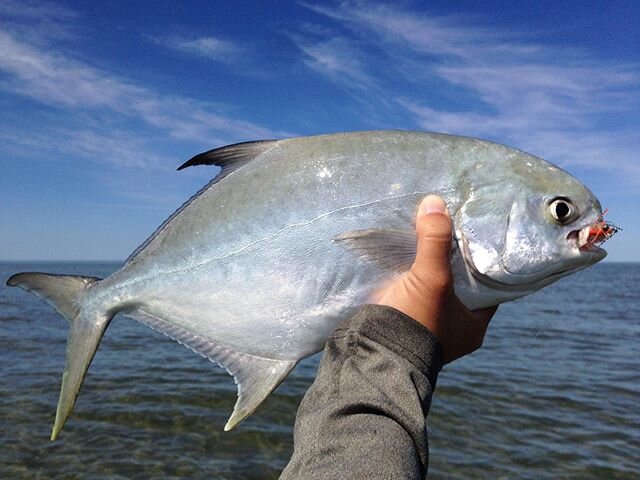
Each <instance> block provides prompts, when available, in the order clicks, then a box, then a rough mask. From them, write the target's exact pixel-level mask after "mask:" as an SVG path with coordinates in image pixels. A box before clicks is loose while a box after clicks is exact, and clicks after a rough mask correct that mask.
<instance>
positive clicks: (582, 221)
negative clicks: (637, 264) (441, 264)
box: [7, 131, 605, 439]
mask: <svg viewBox="0 0 640 480" xmlns="http://www.w3.org/2000/svg"><path fill="white" fill-rule="evenodd" d="M195 165H216V166H219V167H221V171H220V173H219V174H218V175H217V176H216V177H215V178H214V179H213V180H212V181H211V182H209V183H208V184H207V185H206V186H205V187H204V188H202V189H201V190H200V191H199V192H198V193H197V194H196V195H194V196H193V197H192V198H191V199H189V201H187V202H186V203H185V204H184V205H183V206H182V207H180V208H179V209H178V210H177V211H176V212H175V213H174V214H173V215H172V216H171V217H169V218H168V219H167V220H166V221H165V222H163V224H162V225H161V226H160V227H159V228H158V229H157V230H156V232H154V233H153V234H152V235H151V236H150V237H149V238H148V239H147V240H146V241H145V242H144V243H143V244H141V245H140V247H138V248H137V249H136V250H135V251H134V252H133V254H132V255H131V256H130V257H129V258H128V259H127V261H126V263H125V264H124V265H123V267H122V268H121V269H120V270H118V271H117V272H115V273H114V274H112V275H111V276H109V277H107V278H105V279H103V280H100V279H95V278H88V277H75V276H59V275H49V274H45V273H34V272H26V273H20V274H17V275H14V276H13V277H11V278H10V279H9V281H8V282H7V283H8V285H11V286H19V287H22V288H23V289H25V290H28V291H30V292H32V293H34V294H36V295H37V296H40V297H41V298H44V299H45V300H46V301H47V302H49V303H50V304H51V305H52V306H54V308H56V309H57V310H58V312H60V313H61V314H62V315H63V316H65V317H66V318H67V319H68V320H69V321H70V322H71V328H70V333H69V337H68V343H67V357H66V365H65V371H64V374H63V380H62V387H61V393H60V400H59V402H58V410H57V413H56V421H55V424H54V429H53V433H52V439H55V438H56V437H57V435H58V434H59V432H60V430H61V429H62V426H63V425H64V423H65V421H66V419H67V418H68V416H69V415H70V413H71V411H72V408H73V405H74V402H75V400H76V397H77V394H78V392H79V390H80V386H81V384H82V381H83V379H84V376H85V374H86V371H87V369H88V368H89V364H90V363H91V359H92V358H93V355H94V354H95V351H96V349H97V348H98V345H99V343H100V339H101V337H102V335H103V333H104V331H105V329H106V328H107V327H108V325H109V322H110V321H111V319H112V318H113V316H115V315H116V314H118V313H123V314H125V315H128V316H130V317H132V318H134V319H135V320H138V321H140V322H141V323H143V324H145V325H147V326H149V327H151V328H153V329H155V330H157V331H159V332H161V333H163V334H165V335H167V336H169V337H171V338H173V339H174V340H176V341H178V342H180V343H182V344H183V345H185V346H187V347H188V348H190V349H192V350H193V351H195V352H196V353H198V354H200V355H202V356H204V357H206V358H208V359H210V360H211V361H213V362H216V363H218V364H219V365H221V366H222V367H224V368H225V369H226V370H227V371H228V372H229V373H230V374H231V375H233V377H234V379H235V381H236V383H237V384H238V400H237V402H236V405H235V408H234V411H233V413H232V415H231V417H230V419H229V421H228V422H227V425H226V426H225V429H226V430H228V429H230V428H233V427H234V426H235V425H237V424H238V423H239V422H241V421H242V420H243V419H244V418H246V417H247V416H248V415H250V414H251V413H252V412H253V411H254V410H255V409H256V408H257V407H258V405H259V404H260V403H261V402H262V401H263V400H264V399H265V398H266V397H267V396H268V395H269V393H270V392H271V391H273V389H275V388H276V387H277V385H278V384H279V383H280V382H281V381H283V380H284V378H285V377H286V376H287V374H288V373H289V372H290V371H291V369H292V368H293V367H294V366H295V365H296V363H297V362H298V361H299V360H300V359H302V358H304V357H306V356H309V355H311V354H313V353H315V352H317V351H319V350H321V349H322V347H323V345H324V343H325V342H326V339H327V338H328V337H329V335H330V334H331V332H332V331H333V330H334V329H335V327H336V326H337V324H338V323H339V322H340V321H341V320H342V319H344V318H346V317H347V316H349V315H351V314H352V313H353V311H354V309H355V308H356V307H357V306H358V305H360V304H362V303H364V302H367V301H370V300H371V295H372V294H373V293H374V292H375V291H376V290H378V289H379V288H380V286H381V285H382V284H384V283H385V282H387V281H388V280H389V279H391V278H394V277H395V276H397V275H399V274H401V273H402V272H404V271H406V270H407V269H408V268H409V267H410V265H411V263H412V261H413V259H414V257H415V252H416V239H415V232H414V218H415V213H416V208H417V205H418V204H419V202H420V200H421V199H422V198H423V197H424V196H426V195H427V194H429V193H437V194H439V195H441V196H442V197H443V198H444V200H445V201H446V203H447V206H448V208H449V212H450V214H451V216H452V219H453V222H454V231H455V232H454V237H455V242H454V248H453V253H452V268H453V271H454V278H455V291H456V294H457V295H458V296H459V297H460V299H461V300H462V301H463V303H465V305H467V306H468V307H469V308H472V309H475V308H480V307H485V306H491V305H496V304H499V303H502V302H505V301H509V300H513V299H515V298H518V297H521V296H523V295H526V294H529V293H531V292H533V291H535V290H537V289H539V288H542V287H543V286H545V285H548V284H550V283H552V282H554V281H555V280H557V279H558V278H561V277H562V276H565V275H568V274H569V273H572V272H574V271H577V270H579V269H582V268H585V267H586V266H588V265H590V264H593V263H595V262H596V261H598V260H600V259H602V258H603V257H604V255H605V253H604V251H603V250H602V249H599V248H598V247H597V246H595V245H590V246H589V247H588V248H578V247H577V246H576V244H575V243H576V242H575V240H573V238H574V237H576V236H577V234H576V232H578V231H580V229H583V228H585V226H587V225H593V224H594V223H595V222H596V221H597V219H598V218H601V215H602V210H601V207H600V204H599V202H598V201H597V199H595V197H594V196H593V194H592V193H591V192H590V191H589V190H588V189H587V188H586V187H584V186H583V185H582V184H581V183H580V182H579V181H578V180H576V179H575V178H573V177H571V176H570V175H569V174H568V173H566V172H564V171H562V170H561V169H559V168H557V167H554V166H552V165H551V164H549V163H548V162H546V161H544V160H541V159H539V158H537V157H534V156H531V155H529V154H526V153H524V152H521V151H518V150H515V149H512V148H509V147H505V146H502V145H498V144H495V143H491V142H487V141H483V140H478V139H473V138H468V137H458V136H452V135H443V134H434V133H424V132H404V131H373V132H352V133H340V134H331V135H321V136H315V137H301V138H293V139H285V140H272V141H256V142H248V143H244V144H236V145H231V146H228V147H222V148H218V149H214V150H211V151H208V152H204V153H202V154H200V155H197V156H195V157H194V158H193V159H191V160H189V161H188V162H186V163H185V164H183V165H182V166H181V167H180V168H179V169H182V168H187V167H191V166H195ZM559 199H560V200H559ZM551 202H556V203H555V204H553V205H557V203H558V202H571V203H570V204H567V206H566V208H565V206H563V208H560V209H557V210H556V212H561V213H564V212H565V210H566V211H571V212H572V214H573V213H575V212H579V214H576V215H575V218H573V217H572V218H568V217H567V218H566V219H557V218H556V219H554V218H553V217H552V215H553V214H554V213H553V211H550V208H549V205H550V204H551ZM569 207H571V209H570V208H569ZM556 215H557V213H556Z"/></svg>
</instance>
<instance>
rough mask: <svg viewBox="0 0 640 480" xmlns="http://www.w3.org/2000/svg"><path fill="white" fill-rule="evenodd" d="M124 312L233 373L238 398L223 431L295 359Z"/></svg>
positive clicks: (272, 385) (244, 413)
mask: <svg viewBox="0 0 640 480" xmlns="http://www.w3.org/2000/svg"><path fill="white" fill-rule="evenodd" d="M127 316H129V317H131V318H133V319H134V320H137V321H139V322H141V323H143V324H144V325H147V326H148V327H151V328H153V329H154V330H156V331H158V332H160V333H162V334H164V335H166V336H168V337H170V338H172V339H173V340H175V341H177V342H178V343H180V344H182V345H184V346H185V347H187V348H189V349H191V350H193V351H194V352H196V353H197V354H199V355H202V356H203V357H205V358H207V359H209V360H210V361H212V362H214V363H217V364H218V365H220V366H221V367H222V368H224V369H225V370H227V372H229V374H231V375H232V376H233V379H234V381H235V382H236V385H238V400H237V401H236V404H235V406H234V408H233V412H232V414H231V416H230V417H229V420H228V421H227V424H226V425H225V427H224V430H225V431H229V430H231V429H232V428H234V427H235V426H236V425H238V424H239V423H240V422H242V420H244V419H245V418H247V417H248V416H249V415H251V414H252V413H253V412H254V411H255V410H256V408H258V406H259V405H260V404H261V403H262V402H263V401H264V400H265V399H266V398H267V397H268V396H269V394H270V393H271V392H273V391H274V390H275V389H276V388H277V387H278V385H280V383H281V382H282V381H283V380H284V379H285V378H286V376H287V375H288V374H289V372H290V371H291V370H292V369H293V367H295V365H296V363H297V362H296V361H287V360H276V359H270V358H265V357H260V356H257V355H251V354H248V353H243V352H238V351H237V350H234V349H232V348H230V347H226V346H224V345H219V344H217V343H215V342H212V341H210V340H209V339H207V338H204V337H201V336H199V335H196V334H194V333H192V332H190V331H188V330H187V329H186V328H183V327H180V326H177V325H174V324H171V323H169V322H167V321H165V320H163V319H161V318H158V317H156V316H155V315H150V314H148V313H147V312H144V311H142V310H136V311H134V312H128V313H127Z"/></svg>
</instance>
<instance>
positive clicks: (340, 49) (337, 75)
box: [292, 36, 375, 89]
mask: <svg viewBox="0 0 640 480" xmlns="http://www.w3.org/2000/svg"><path fill="white" fill-rule="evenodd" d="M292 38H293V39H294V41H295V42H296V44H297V46H298V48H299V49H300V51H301V52H302V53H303V54H304V55H305V56H304V63H305V64H306V65H307V66H308V67H310V68H312V69H313V70H315V71H316V72H317V73H319V74H321V75H324V76H326V77H328V78H329V79H331V80H332V81H334V82H336V83H337V84H339V85H341V86H346V87H350V88H356V89H367V88H373V87H374V86H375V80H374V79H373V77H372V76H370V75H369V74H368V73H367V72H366V70H365V68H364V67H363V65H362V64H361V61H360V57H361V54H360V53H359V52H358V49H357V48H356V47H355V46H354V45H353V44H352V43H351V42H349V41H348V40H347V39H344V38H340V37H332V38H330V39H327V40H323V41H318V42H312V41H308V40H305V39H303V38H301V37H298V36H293V37H292Z"/></svg>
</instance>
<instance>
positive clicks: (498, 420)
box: [0, 263, 640, 480]
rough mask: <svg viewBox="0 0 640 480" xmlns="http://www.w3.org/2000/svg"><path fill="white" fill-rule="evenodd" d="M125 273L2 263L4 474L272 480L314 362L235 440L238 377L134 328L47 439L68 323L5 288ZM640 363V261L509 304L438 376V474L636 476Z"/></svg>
mask: <svg viewBox="0 0 640 480" xmlns="http://www.w3.org/2000/svg"><path fill="white" fill-rule="evenodd" d="M118 267H119V265H117V264H99V263H44V264H26V263H23V264H8V263H4V264H0V281H1V284H2V286H0V372H1V373H0V478H3V479H5V478H6V479H13V478H24V479H39V478H47V479H50V478H103V479H129V478H133V479H149V478H209V479H212V478H213V479H215V478H242V479H268V478H277V476H278V474H279V472H280V471H281V470H282V468H283V467H284V466H285V465H286V463H287V460H288V458H289V456H290V455H291V452H292V428H293V423H294V419H295V413H296V409H297V406H298V404H299V402H300V400H301V398H302V395H303V394H304V392H305V390H306V389H307V387H308V386H309V385H310V383H311V382H312V381H313V378H314V375H315V371H316V367H317V363H318V360H319V356H317V355H316V356H314V357H311V358H310V359H307V360H305V361H303V362H301V364H300V365H299V366H298V367H297V368H296V369H295V370H294V372H292V374H291V375H290V376H289V378H288V379H287V380H286V381H285V382H284V383H283V384H282V385H281V386H280V387H279V388H278V390H277V391H276V392H275V393H274V394H273V395H272V396H271V397H270V398H269V399H268V400H267V401H266V402H265V403H264V404H263V405H262V407H261V408H259V410H258V411H257V412H256V413H255V414H254V415H253V416H251V417H250V418H249V419H248V420H247V421H245V422H244V423H243V424H241V425H240V427H239V428H237V429H236V430H234V431H232V432H228V433H225V432H223V431H222V427H223V426H224V423H225V421H226V419H227V417H228V415H229V414H230V412H231V410H232V408H233V405H234V403H235V385H234V383H233V381H232V379H231V377H229V376H228V375H227V374H226V373H225V372H224V371H223V370H222V369H220V368H218V367H216V366H215V365H214V364H212V363H210V362H208V361H207V360H205V359H203V358H201V357H199V356H197V355H195V354H194V353H192V352H191V351H189V350H187V349H186V348H184V347H182V346H181V345H178V344H177V343H175V342H172V341H171V340H169V339H168V338H166V337H164V336H162V335H159V334H157V333H155V332H153V331H152V330H150V329H148V328H146V327H144V326H142V325H139V324H137V323H136V322H135V321H133V320H130V319H128V318H125V317H117V318H116V319H115V320H114V321H113V322H112V324H111V326H110V327H109V329H108V330H107V333H106V335H105V338H104V339H103V341H102V344H101V347H100V349H99V350H98V353H97V355H96V357H95V359H94V362H93V364H92V365H91V368H90V370H89V374H88V376H87V379H86V381H85V384H84V386H83V388H82V391H81V393H80V396H79V398H78V401H77V404H76V407H75V411H74V413H73V414H72V416H71V418H70V419H69V420H68V422H67V424H66V426H65V429H64V430H63V431H62V433H61V435H60V437H59V439H58V440H57V441H56V442H50V441H49V435H50V430H51V426H52V424H53V419H54V415H55V406H56V402H57V398H58V392H59V385H60V376H61V374H62V370H63V365H64V349H65V341H66V334H67V322H66V320H64V319H63V318H62V317H60V316H59V315H58V314H57V313H55V312H54V310H53V309H52V308H51V307H49V306H48V305H46V304H45V303H44V302H42V301H41V300H39V299H37V298H35V297H33V296H32V295H29V294H27V293H25V292H23V291H21V290H19V289H12V288H8V287H5V286H4V283H5V281H6V279H7V278H8V277H9V276H10V275H11V274H13V273H15V272H20V271H27V270H30V271H34V270H35V271H46V272H52V273H71V274H80V275H92V276H98V277H104V276H106V275H108V274H109V273H110V272H112V271H114V270H115V269H117V268H118ZM639 359H640V265H639V264H601V265H597V266H595V267H592V268H591V269H588V270H587V271H584V272H580V273H578V274H577V275H574V276H571V277H568V278H566V279H563V280H561V281H560V282H558V283H556V284H555V285H552V286H551V287H548V288H547V289H545V290H543V291H541V292H538V293H537V294H535V295H532V296H530V297H527V298H524V299H521V300H519V301H517V302H513V303H510V304H506V305H503V306H501V307H500V309H499V311H498V313H497V315H496V316H495V317H494V320H493V322H492V325H491V327H490V329H489V334H488V336H487V338H486V341H485V345H484V346H483V348H482V349H481V350H480V351H478V352H476V353H475V354H473V355H471V356H469V357H467V358H465V359H463V360H460V361H458V362H456V363H454V364H453V365H449V366H446V367H445V368H444V369H443V371H442V372H441V374H440V377H439V379H438V386H437V389H436V395H435V397H434V402H433V405H432V409H431V413H430V415H429V436H430V447H431V459H430V464H431V465H430V478H435V479H473V478H479V479H488V478H491V479H536V480H537V479H565V478H566V479H578V478H579V479H638V478H640V360H639Z"/></svg>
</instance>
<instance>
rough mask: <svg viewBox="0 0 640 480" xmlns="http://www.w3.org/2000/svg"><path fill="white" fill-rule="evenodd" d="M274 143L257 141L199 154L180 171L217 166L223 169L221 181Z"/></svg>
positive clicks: (183, 165) (181, 167) (235, 144)
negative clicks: (198, 166) (189, 168)
mask: <svg viewBox="0 0 640 480" xmlns="http://www.w3.org/2000/svg"><path fill="white" fill-rule="evenodd" d="M274 141H275V140H255V141H252V142H242V143H234V144H233V145H227V146H225V147H219V148H214V149H213V150H209V151H207V152H203V153H199V154H198V155H196V156H195V157H193V158H191V159H190V160H188V161H186V162H185V163H183V164H182V165H180V166H179V167H178V170H182V169H184V168H187V167H193V166H195V165H215V166H217V167H221V168H222V171H221V172H220V173H219V174H218V176H217V177H216V179H219V178H220V177H221V176H223V175H224V176H226V175H228V174H229V173H230V172H232V171H233V170H235V169H237V168H240V167H241V166H242V165H245V164H246V163H247V162H249V161H251V160H253V159H254V158H255V157H257V156H258V155H260V154H261V153H262V152H264V151H265V150H267V149H268V148H269V147H270V146H271V145H272V144H273V142H274Z"/></svg>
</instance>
